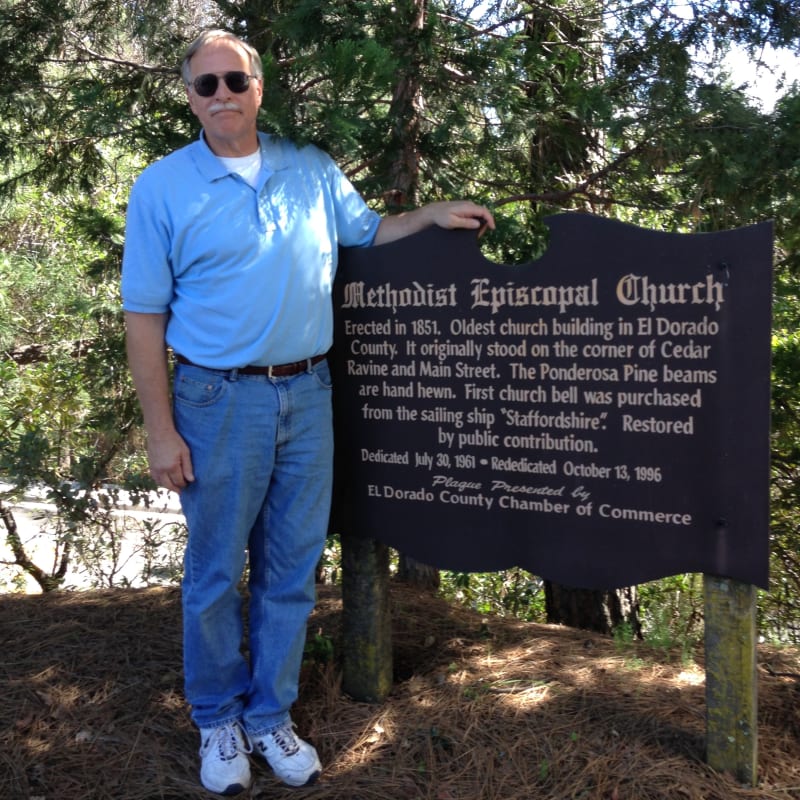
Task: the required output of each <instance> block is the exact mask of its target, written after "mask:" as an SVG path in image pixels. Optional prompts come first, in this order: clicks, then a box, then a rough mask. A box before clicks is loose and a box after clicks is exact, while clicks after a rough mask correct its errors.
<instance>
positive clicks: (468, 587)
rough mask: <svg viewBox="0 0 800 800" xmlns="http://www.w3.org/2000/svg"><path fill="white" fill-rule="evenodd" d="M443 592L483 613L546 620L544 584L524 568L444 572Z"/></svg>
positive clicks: (449, 598) (441, 588)
mask: <svg viewBox="0 0 800 800" xmlns="http://www.w3.org/2000/svg"><path fill="white" fill-rule="evenodd" d="M440 593H441V595H442V596H443V597H445V598H447V599H448V600H450V601H451V602H457V603H460V604H462V605H465V606H467V607H468V608H471V609H473V610H474V611H478V612H479V613H481V614H499V615H500V616H511V617H517V618H519V619H524V620H527V621H529V622H544V621H545V609H544V584H543V582H542V580H541V579H540V578H537V577H536V576H534V575H531V574H530V573H529V572H526V571H525V570H523V569H519V568H515V569H510V570H503V571H501V572H486V573H466V572H443V573H442V581H441V587H440Z"/></svg>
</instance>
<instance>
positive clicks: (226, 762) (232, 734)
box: [200, 722, 253, 795]
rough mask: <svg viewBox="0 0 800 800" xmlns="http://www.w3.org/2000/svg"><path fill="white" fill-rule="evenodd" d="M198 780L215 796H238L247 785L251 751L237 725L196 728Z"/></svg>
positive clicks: (227, 724) (244, 735)
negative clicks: (198, 729) (198, 750)
mask: <svg viewBox="0 0 800 800" xmlns="http://www.w3.org/2000/svg"><path fill="white" fill-rule="evenodd" d="M200 742H201V744H200V758H201V760H202V766H201V767H200V781H201V783H202V784H203V786H205V787H206V789H208V790H209V791H210V792H215V793H216V794H226V795H230V794H239V792H243V791H244V790H245V789H247V788H248V787H249V786H250V780H251V779H250V759H249V758H248V754H249V753H252V752H253V748H252V746H251V745H250V742H249V740H248V738H247V734H246V733H245V732H244V730H243V729H242V726H241V725H240V724H239V723H238V722H228V723H226V724H225V725H220V726H219V727H216V728H201V729H200Z"/></svg>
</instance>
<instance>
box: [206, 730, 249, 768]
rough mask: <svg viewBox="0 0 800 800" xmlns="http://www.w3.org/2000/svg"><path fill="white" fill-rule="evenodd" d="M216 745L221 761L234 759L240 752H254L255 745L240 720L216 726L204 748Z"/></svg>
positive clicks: (208, 748)
mask: <svg viewBox="0 0 800 800" xmlns="http://www.w3.org/2000/svg"><path fill="white" fill-rule="evenodd" d="M211 747H216V748H217V752H218V754H219V758H220V760H221V761H232V760H233V759H234V758H236V756H237V754H238V753H244V754H245V755H247V754H249V753H252V752H253V745H252V744H250V739H249V738H248V736H247V733H246V732H245V730H244V728H243V727H242V726H241V723H239V722H229V723H227V724H226V725H220V726H219V727H218V728H214V729H213V730H212V731H211V733H210V734H209V737H208V739H207V740H206V741H205V742H204V743H203V750H210V749H211Z"/></svg>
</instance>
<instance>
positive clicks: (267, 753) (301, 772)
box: [253, 720, 322, 786]
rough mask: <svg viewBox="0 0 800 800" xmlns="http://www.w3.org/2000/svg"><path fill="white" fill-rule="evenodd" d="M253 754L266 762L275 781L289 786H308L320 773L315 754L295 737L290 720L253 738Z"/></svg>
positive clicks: (307, 745)
mask: <svg viewBox="0 0 800 800" xmlns="http://www.w3.org/2000/svg"><path fill="white" fill-rule="evenodd" d="M253 752H255V753H257V754H258V755H260V756H261V757H262V758H264V759H266V761H267V763H268V764H269V765H270V767H272V771H273V772H274V773H275V775H276V776H277V777H278V779H279V780H281V781H283V782H284V783H285V784H287V785H289V786H310V785H311V784H312V783H314V782H315V781H316V780H317V778H318V777H319V776H320V773H321V772H322V764H321V763H320V760H319V756H318V755H317V751H316V750H315V749H314V748H313V747H312V746H311V745H310V744H309V743H308V742H304V741H303V740H302V739H301V738H300V737H299V736H297V734H295V732H294V723H292V721H291V720H289V721H287V722H286V723H284V724H283V725H281V726H280V727H279V728H275V730H273V731H270V732H269V733H266V734H264V735H263V736H254V737H253Z"/></svg>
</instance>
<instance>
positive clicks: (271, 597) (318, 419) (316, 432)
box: [174, 361, 333, 736]
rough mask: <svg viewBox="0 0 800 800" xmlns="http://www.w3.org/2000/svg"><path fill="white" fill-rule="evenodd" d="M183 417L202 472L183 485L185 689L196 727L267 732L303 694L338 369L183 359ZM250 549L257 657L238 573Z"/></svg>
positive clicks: (177, 388)
mask: <svg viewBox="0 0 800 800" xmlns="http://www.w3.org/2000/svg"><path fill="white" fill-rule="evenodd" d="M174 406H175V421H176V424H177V427H178V431H179V432H180V434H181V436H183V438H184V440H185V441H186V443H187V445H188V446H189V449H190V451H191V455H192V464H193V467H194V474H195V480H194V482H193V483H192V484H191V485H190V486H188V487H187V488H186V489H184V490H183V492H182V493H181V504H182V507H183V512H184V515H185V517H186V522H187V526H188V529H189V538H188V544H187V547H186V554H185V559H184V578H183V626H184V632H183V642H184V678H185V687H186V699H187V700H188V702H189V703H190V704H191V707H192V719H193V720H194V722H195V724H197V725H198V727H204V728H205V727H214V726H217V725H222V724H224V723H226V722H231V721H234V720H239V721H241V722H242V723H243V725H244V727H245V729H246V730H247V732H248V733H249V734H251V735H256V736H258V735H262V734H264V733H265V732H267V731H269V730H271V729H272V728H274V727H276V726H278V725H280V724H281V723H283V722H284V721H286V720H287V719H288V717H289V708H290V706H291V705H292V703H293V702H294V701H295V699H296V698H297V689H298V686H297V684H298V676H299V672H300V665H301V662H302V657H303V648H304V645H305V637H306V623H307V620H308V615H309V614H310V612H311V610H312V608H313V606H314V600H315V590H314V571H315V568H316V565H317V562H318V560H319V558H320V555H321V553H322V547H323V545H324V542H325V536H326V534H327V529H328V519H329V513H330V500H331V485H332V480H333V425H332V409H331V378H330V371H329V369H328V364H327V362H326V361H321V362H320V363H318V364H316V365H315V366H313V367H311V369H310V370H308V371H306V372H301V373H299V374H297V375H292V376H290V377H284V378H268V377H267V376H262V375H242V374H240V373H238V372H237V371H236V370H231V371H219V370H209V369H204V368H202V367H195V366H188V365H184V364H178V365H177V366H176V373H175V383H174ZM246 553H249V558H250V570H249V589H250V592H249V594H250V605H249V654H250V657H249V660H248V659H246V658H245V657H244V656H243V655H242V652H241V650H242V640H243V634H244V626H243V622H242V598H241V595H240V592H239V582H240V580H241V578H242V573H243V570H244V567H245V559H246Z"/></svg>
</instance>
